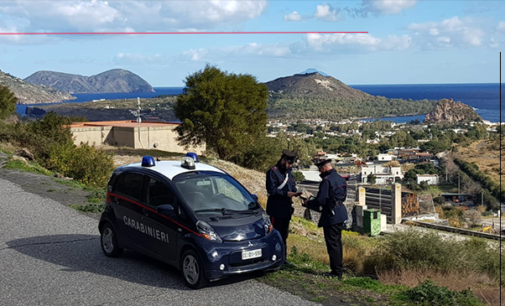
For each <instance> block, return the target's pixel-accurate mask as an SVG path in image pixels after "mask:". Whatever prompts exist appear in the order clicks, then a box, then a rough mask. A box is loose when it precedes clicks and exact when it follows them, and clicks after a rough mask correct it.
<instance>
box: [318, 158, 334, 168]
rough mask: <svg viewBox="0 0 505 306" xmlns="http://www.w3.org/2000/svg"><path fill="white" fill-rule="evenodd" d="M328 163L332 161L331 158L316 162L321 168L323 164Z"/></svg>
mask: <svg viewBox="0 0 505 306" xmlns="http://www.w3.org/2000/svg"><path fill="white" fill-rule="evenodd" d="M327 163H331V159H324V160H322V161H317V162H315V164H316V166H317V167H318V168H321V167H322V166H324V165H326V164H327Z"/></svg>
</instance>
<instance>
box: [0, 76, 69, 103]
mask: <svg viewBox="0 0 505 306" xmlns="http://www.w3.org/2000/svg"><path fill="white" fill-rule="evenodd" d="M0 85H4V86H7V87H9V90H10V91H11V92H13V93H14V94H15V95H16V97H17V98H18V99H19V102H18V103H19V104H36V103H57V102H62V101H64V100H74V99H75V97H73V96H71V95H70V94H68V93H64V92H61V91H58V90H56V89H54V88H52V87H48V86H44V85H34V84H30V83H27V82H25V81H23V80H22V79H20V78H17V77H15V76H13V75H10V74H8V73H5V72H2V71H1V70H0Z"/></svg>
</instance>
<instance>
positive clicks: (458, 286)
mask: <svg viewBox="0 0 505 306" xmlns="http://www.w3.org/2000/svg"><path fill="white" fill-rule="evenodd" d="M377 276H378V278H379V281H380V282H381V283H382V284H385V285H405V286H409V287H411V288H413V287H415V286H417V285H418V284H419V283H420V282H424V281H425V280H426V279H427V278H430V279H431V280H433V281H434V282H436V283H437V284H438V285H439V286H443V287H448V288H449V289H450V290H457V291H461V290H465V289H468V288H470V289H471V290H472V292H473V293H474V294H475V295H476V296H477V297H478V298H479V299H481V300H482V301H484V302H485V303H486V304H487V305H500V291H499V288H498V287H497V286H496V282H497V281H496V280H495V279H491V278H490V277H489V276H488V275H486V274H482V273H476V272H465V271H462V272H457V271H454V272H451V273H446V274H443V273H439V272H433V271H423V270H414V269H408V270H402V271H377ZM502 295H504V296H505V288H502ZM502 305H505V304H502Z"/></svg>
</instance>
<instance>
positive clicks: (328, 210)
mask: <svg viewBox="0 0 505 306" xmlns="http://www.w3.org/2000/svg"><path fill="white" fill-rule="evenodd" d="M321 178H322V179H323V180H322V181H321V183H319V191H318V192H317V196H316V197H315V198H314V199H312V200H310V201H308V202H307V207H308V208H310V209H312V210H315V211H318V212H320V213H321V218H320V219H319V223H318V225H317V226H319V227H323V226H329V225H333V224H337V223H341V222H344V221H346V220H347V218H348V216H347V208H346V207H345V205H344V204H343V203H344V201H345V198H346V197H347V182H346V181H345V179H344V178H342V177H341V176H340V175H339V174H338V173H337V171H336V170H335V169H331V170H330V171H326V172H324V173H322V174H321Z"/></svg>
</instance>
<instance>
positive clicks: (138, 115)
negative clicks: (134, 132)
mask: <svg viewBox="0 0 505 306" xmlns="http://www.w3.org/2000/svg"><path fill="white" fill-rule="evenodd" d="M137 104H138V107H139V109H138V110H137V122H138V123H139V129H138V130H139V142H140V145H141V146H142V148H144V144H143V143H142V139H141V137H140V123H141V122H142V118H140V110H141V108H140V97H137Z"/></svg>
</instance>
